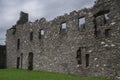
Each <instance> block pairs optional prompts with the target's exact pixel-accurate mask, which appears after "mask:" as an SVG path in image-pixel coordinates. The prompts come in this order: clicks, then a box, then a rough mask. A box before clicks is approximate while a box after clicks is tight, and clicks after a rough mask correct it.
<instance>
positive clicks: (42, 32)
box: [39, 29, 45, 39]
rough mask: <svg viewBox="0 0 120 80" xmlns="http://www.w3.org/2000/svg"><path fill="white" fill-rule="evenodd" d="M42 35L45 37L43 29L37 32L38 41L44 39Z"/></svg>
mask: <svg viewBox="0 0 120 80" xmlns="http://www.w3.org/2000/svg"><path fill="white" fill-rule="evenodd" d="M44 35H45V31H44V30H43V29H41V30H40V31H39V39H42V38H43V37H44Z"/></svg>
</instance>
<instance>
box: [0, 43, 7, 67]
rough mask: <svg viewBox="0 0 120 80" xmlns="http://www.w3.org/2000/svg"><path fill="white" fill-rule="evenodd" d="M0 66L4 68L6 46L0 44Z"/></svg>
mask: <svg viewBox="0 0 120 80" xmlns="http://www.w3.org/2000/svg"><path fill="white" fill-rule="evenodd" d="M0 68H6V46H3V45H0Z"/></svg>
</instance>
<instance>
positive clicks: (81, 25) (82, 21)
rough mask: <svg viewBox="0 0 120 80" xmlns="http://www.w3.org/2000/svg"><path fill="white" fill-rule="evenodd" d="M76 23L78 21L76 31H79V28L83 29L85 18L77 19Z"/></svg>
mask: <svg viewBox="0 0 120 80" xmlns="http://www.w3.org/2000/svg"><path fill="white" fill-rule="evenodd" d="M78 21H79V25H78V29H80V28H81V27H82V28H85V17H83V18H79V19H78Z"/></svg>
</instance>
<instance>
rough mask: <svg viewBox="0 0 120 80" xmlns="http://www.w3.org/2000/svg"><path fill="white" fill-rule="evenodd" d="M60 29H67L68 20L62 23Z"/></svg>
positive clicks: (63, 30)
mask: <svg viewBox="0 0 120 80" xmlns="http://www.w3.org/2000/svg"><path fill="white" fill-rule="evenodd" d="M60 30H61V31H62V32H65V31H67V24H66V22H64V23H62V24H61V28H60Z"/></svg>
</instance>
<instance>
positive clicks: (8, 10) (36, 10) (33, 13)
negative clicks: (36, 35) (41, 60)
mask: <svg viewBox="0 0 120 80" xmlns="http://www.w3.org/2000/svg"><path fill="white" fill-rule="evenodd" d="M94 1H95V0H0V44H5V40H6V36H5V34H6V30H7V29H9V28H11V27H12V25H14V24H15V23H16V21H17V20H18V19H19V13H20V11H24V12H27V13H29V21H34V20H36V19H40V18H41V17H45V18H46V19H47V20H51V19H53V18H55V17H57V16H60V15H63V14H64V13H69V12H71V11H73V10H80V9H82V8H85V7H86V8H87V7H91V6H93V4H94Z"/></svg>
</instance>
